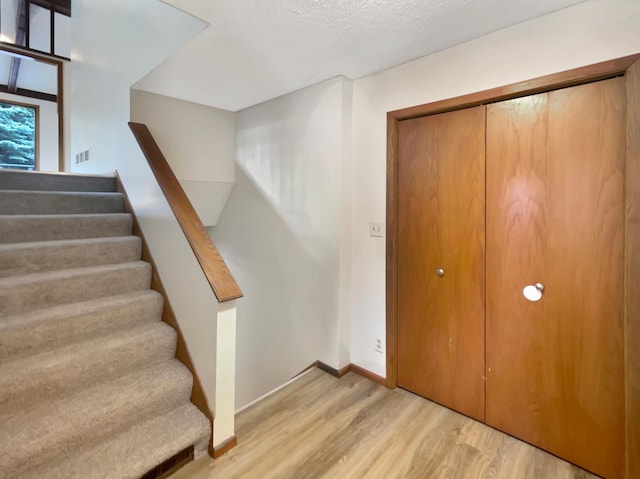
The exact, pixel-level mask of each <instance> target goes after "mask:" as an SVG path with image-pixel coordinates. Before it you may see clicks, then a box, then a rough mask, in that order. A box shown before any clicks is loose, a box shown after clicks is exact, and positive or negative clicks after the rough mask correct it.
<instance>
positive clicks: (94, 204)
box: [0, 169, 211, 479]
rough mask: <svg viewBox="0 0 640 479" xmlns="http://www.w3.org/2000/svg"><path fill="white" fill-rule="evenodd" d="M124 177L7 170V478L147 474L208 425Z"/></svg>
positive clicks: (1, 279) (2, 426) (3, 221)
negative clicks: (155, 287) (179, 353)
mask: <svg viewBox="0 0 640 479" xmlns="http://www.w3.org/2000/svg"><path fill="white" fill-rule="evenodd" d="M117 190H118V185H117V181H116V178H115V177H113V176H93V175H74V174H46V173H40V172H24V171H15V170H2V169H0V451H1V454H0V479H14V478H21V479H25V478H26V479H29V478H38V479H41V478H44V477H46V478H48V479H63V478H64V479H73V478H82V479H91V478H103V479H105V478H114V479H116V478H117V479H121V478H128V477H131V478H134V477H140V476H141V475H143V474H145V473H146V472H148V471H149V470H151V469H153V468H154V467H155V466H157V465H158V464H161V463H162V462H164V461H165V460H167V459H169V458H171V457H172V456H173V455H175V454H176V453H178V452H180V451H182V450H184V449H185V448H187V447H189V446H191V445H193V446H194V448H195V452H196V455H199V454H202V453H206V452H207V448H208V445H209V441H210V438H211V422H210V420H209V419H208V418H207V417H206V416H205V415H204V414H202V412H200V411H199V410H198V409H197V408H196V407H195V406H194V405H193V404H191V402H190V395H191V390H192V387H193V377H192V375H191V373H190V372H189V370H188V369H187V368H186V367H185V366H184V365H183V364H182V363H180V362H179V361H178V360H177V359H176V358H175V354H176V345H177V334H176V331H175V330H174V329H173V328H171V327H170V326H169V325H167V324H166V323H164V322H163V321H162V315H163V307H164V298H163V296H162V295H161V294H159V293H158V292H156V291H152V290H150V289H149V288H150V284H151V276H152V270H151V265H149V264H148V263H145V262H143V261H140V258H141V252H142V244H141V240H140V238H138V237H134V236H132V227H133V221H134V220H133V217H132V216H131V215H130V214H128V213H125V212H124V210H125V200H124V197H123V195H122V194H121V193H119V192H118V191H117Z"/></svg>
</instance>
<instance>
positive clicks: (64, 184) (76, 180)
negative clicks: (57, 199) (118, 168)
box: [0, 169, 117, 192]
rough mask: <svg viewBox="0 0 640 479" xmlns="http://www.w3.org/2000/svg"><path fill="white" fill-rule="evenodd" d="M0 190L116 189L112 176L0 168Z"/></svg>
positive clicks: (92, 190)
mask: <svg viewBox="0 0 640 479" xmlns="http://www.w3.org/2000/svg"><path fill="white" fill-rule="evenodd" d="M0 189H1V190H39V191H91V192H95V191H117V185H116V179H115V177H114V176H99V175H77V174H69V173H44V172H35V171H28V172H27V171H16V170H6V169H5V170H0Z"/></svg>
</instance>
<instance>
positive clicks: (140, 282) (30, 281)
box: [0, 261, 151, 315]
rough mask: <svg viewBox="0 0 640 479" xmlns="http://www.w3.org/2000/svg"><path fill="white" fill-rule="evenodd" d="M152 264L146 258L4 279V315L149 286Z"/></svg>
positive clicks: (0, 307)
mask: <svg viewBox="0 0 640 479" xmlns="http://www.w3.org/2000/svg"><path fill="white" fill-rule="evenodd" d="M150 284H151V265H150V264H149V263H145V262H143V261H132V262H129V263H120V264H109V265H102V266H95V267H90V268H77V269H67V270H59V271H48V272H45V273H33V274H25V275H21V276H10V277H8V278H0V315H8V314H17V313H26V312H29V311H35V310H38V309H44V308H47V307H52V306H59V305H61V304H67V303H74V302H80V301H87V300H89V299H97V298H104V297H107V296H116V295H118V294H123V293H127V292H131V291H140V290H144V289H149V285H150Z"/></svg>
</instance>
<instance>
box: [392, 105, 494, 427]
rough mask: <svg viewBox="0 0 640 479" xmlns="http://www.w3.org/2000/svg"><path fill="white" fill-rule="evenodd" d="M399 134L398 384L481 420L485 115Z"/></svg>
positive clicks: (442, 117)
mask: <svg viewBox="0 0 640 479" xmlns="http://www.w3.org/2000/svg"><path fill="white" fill-rule="evenodd" d="M398 133H399V166H398V181H399V182H398V185H399V187H398V224H399V237H398V240H399V241H398V384H399V385H400V386H401V387H403V388H406V389H409V390H411V391H414V392H416V393H417V394H420V395H422V396H425V397H427V398H429V399H432V400H434V401H436V402H439V403H440V404H443V405H445V406H448V407H450V408H452V409H455V410H457V411H460V412H462V413H463V414H466V415H468V416H471V417H474V418H476V419H479V420H484V374H485V373H484V297H485V295H484V267H485V265H484V234H485V233H484V216H485V211H484V204H485V197H484V188H485V184H484V181H485V180H484V169H485V163H484V153H485V151H484V150H485V145H484V134H485V110H484V107H477V108H472V109H467V110H460V111H455V112H450V113H443V114H439V115H433V116H428V117H423V118H418V119H413V120H406V121H403V122H401V123H400V125H399V132H398ZM439 268H442V269H444V276H442V277H439V276H438V275H437V274H436V270H437V269H439Z"/></svg>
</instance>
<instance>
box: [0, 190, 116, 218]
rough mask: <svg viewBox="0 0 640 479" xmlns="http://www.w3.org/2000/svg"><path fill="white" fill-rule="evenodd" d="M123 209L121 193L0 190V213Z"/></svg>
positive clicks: (63, 212)
mask: <svg viewBox="0 0 640 479" xmlns="http://www.w3.org/2000/svg"><path fill="white" fill-rule="evenodd" d="M122 212H124V199H123V197H122V194H121V193H113V192H109V193H100V192H80V191H24V190H0V214H3V215H47V214H59V215H62V214H67V215H69V214H97V213H122Z"/></svg>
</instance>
